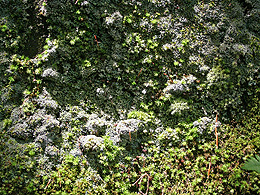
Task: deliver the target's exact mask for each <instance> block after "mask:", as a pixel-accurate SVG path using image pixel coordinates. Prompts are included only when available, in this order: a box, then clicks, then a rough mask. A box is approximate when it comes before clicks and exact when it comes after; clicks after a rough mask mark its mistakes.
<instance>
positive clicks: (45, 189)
mask: <svg viewBox="0 0 260 195" xmlns="http://www.w3.org/2000/svg"><path fill="white" fill-rule="evenodd" d="M51 180H52V179H51V178H50V179H49V181H48V183H47V185H46V186H45V188H44V189H45V190H46V189H47V187H48V185H49V184H50V183H51Z"/></svg>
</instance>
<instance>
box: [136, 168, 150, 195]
mask: <svg viewBox="0 0 260 195" xmlns="http://www.w3.org/2000/svg"><path fill="white" fill-rule="evenodd" d="M145 176H147V186H146V192H145V194H144V193H143V192H142V191H139V193H141V194H143V195H147V194H148V190H149V180H150V176H149V175H148V174H147V173H145V174H143V175H142V176H141V177H139V179H138V180H136V182H135V183H133V184H132V186H134V185H136V184H137V182H139V181H140V183H141V182H142V180H143V178H144V177H145Z"/></svg>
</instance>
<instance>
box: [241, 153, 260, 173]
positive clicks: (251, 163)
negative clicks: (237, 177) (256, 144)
mask: <svg viewBox="0 0 260 195" xmlns="http://www.w3.org/2000/svg"><path fill="white" fill-rule="evenodd" d="M242 169H245V170H251V171H256V172H258V173H260V156H258V155H256V158H254V157H251V158H250V159H249V160H247V162H246V163H245V164H244V166H243V167H242Z"/></svg>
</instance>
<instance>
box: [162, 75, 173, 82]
mask: <svg viewBox="0 0 260 195" xmlns="http://www.w3.org/2000/svg"><path fill="white" fill-rule="evenodd" d="M163 74H164V75H165V76H167V77H168V78H169V80H170V83H173V80H172V78H171V77H170V76H169V75H168V74H166V73H163Z"/></svg>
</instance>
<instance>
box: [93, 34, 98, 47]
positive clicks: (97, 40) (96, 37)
mask: <svg viewBox="0 0 260 195" xmlns="http://www.w3.org/2000/svg"><path fill="white" fill-rule="evenodd" d="M94 37H95V41H96V42H97V46H98V40H97V36H96V35H94ZM98 47H99V46H98Z"/></svg>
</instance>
